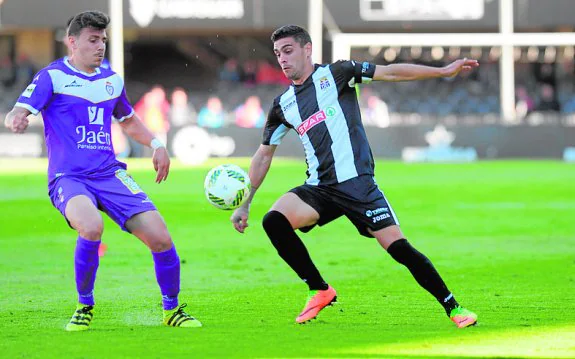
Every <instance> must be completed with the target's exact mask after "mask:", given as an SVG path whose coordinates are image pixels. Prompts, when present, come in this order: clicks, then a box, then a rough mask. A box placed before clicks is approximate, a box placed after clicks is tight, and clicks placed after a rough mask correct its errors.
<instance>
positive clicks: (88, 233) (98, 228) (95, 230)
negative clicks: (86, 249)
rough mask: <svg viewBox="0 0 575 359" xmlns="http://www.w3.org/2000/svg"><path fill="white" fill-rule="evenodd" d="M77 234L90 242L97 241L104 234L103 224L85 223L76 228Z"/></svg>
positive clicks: (99, 222) (98, 222)
mask: <svg viewBox="0 0 575 359" xmlns="http://www.w3.org/2000/svg"><path fill="white" fill-rule="evenodd" d="M77 230H78V234H79V235H80V236H81V237H83V238H86V239H88V240H91V241H98V240H100V239H101V238H102V233H104V223H102V221H96V220H94V221H87V222H85V223H82V224H80V225H79V226H77Z"/></svg>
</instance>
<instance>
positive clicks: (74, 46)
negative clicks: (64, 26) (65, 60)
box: [68, 36, 78, 49]
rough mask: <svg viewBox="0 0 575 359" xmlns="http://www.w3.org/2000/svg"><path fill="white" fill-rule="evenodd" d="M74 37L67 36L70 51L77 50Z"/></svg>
mask: <svg viewBox="0 0 575 359" xmlns="http://www.w3.org/2000/svg"><path fill="white" fill-rule="evenodd" d="M76 40H77V39H76V37H74V36H68V44H69V45H68V46H70V47H71V48H72V49H77V48H78V44H77V43H76Z"/></svg>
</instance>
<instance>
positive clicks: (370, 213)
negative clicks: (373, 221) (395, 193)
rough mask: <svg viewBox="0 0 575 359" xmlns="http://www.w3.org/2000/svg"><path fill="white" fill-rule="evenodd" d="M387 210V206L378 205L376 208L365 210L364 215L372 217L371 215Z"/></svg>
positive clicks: (386, 211)
mask: <svg viewBox="0 0 575 359" xmlns="http://www.w3.org/2000/svg"><path fill="white" fill-rule="evenodd" d="M388 212H389V208H387V207H380V208H376V209H374V210H369V209H368V210H367V211H365V215H366V216H367V217H372V216H377V215H378V214H380V213H388Z"/></svg>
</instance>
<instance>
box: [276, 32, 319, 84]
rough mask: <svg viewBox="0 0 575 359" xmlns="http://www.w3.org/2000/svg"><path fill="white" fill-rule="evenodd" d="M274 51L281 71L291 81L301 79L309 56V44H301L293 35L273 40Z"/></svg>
mask: <svg viewBox="0 0 575 359" xmlns="http://www.w3.org/2000/svg"><path fill="white" fill-rule="evenodd" d="M274 53H275V55H276V58H277V60H278V63H279V64H280V66H281V68H282V71H283V73H284V74H285V75H286V77H287V78H288V79H290V80H292V81H297V80H299V79H301V77H302V76H303V75H304V70H305V66H306V64H307V63H308V62H309V61H310V57H311V44H310V43H307V44H305V46H301V45H300V44H299V43H298V42H297V41H295V39H294V38H293V37H285V38H283V39H279V40H278V41H276V42H274Z"/></svg>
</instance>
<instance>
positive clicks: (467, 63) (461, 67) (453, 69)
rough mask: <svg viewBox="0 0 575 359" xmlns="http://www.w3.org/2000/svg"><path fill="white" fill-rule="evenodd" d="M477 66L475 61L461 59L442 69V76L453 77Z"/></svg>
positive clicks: (477, 63)
mask: <svg viewBox="0 0 575 359" xmlns="http://www.w3.org/2000/svg"><path fill="white" fill-rule="evenodd" d="M478 66H479V62H478V61H477V60H473V59H468V58H463V59H458V60H455V61H453V62H452V63H450V64H449V65H447V66H445V67H444V68H443V76H444V77H455V76H457V75H458V74H459V73H460V72H461V71H463V72H468V71H471V70H473V69H474V68H476V67H478Z"/></svg>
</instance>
